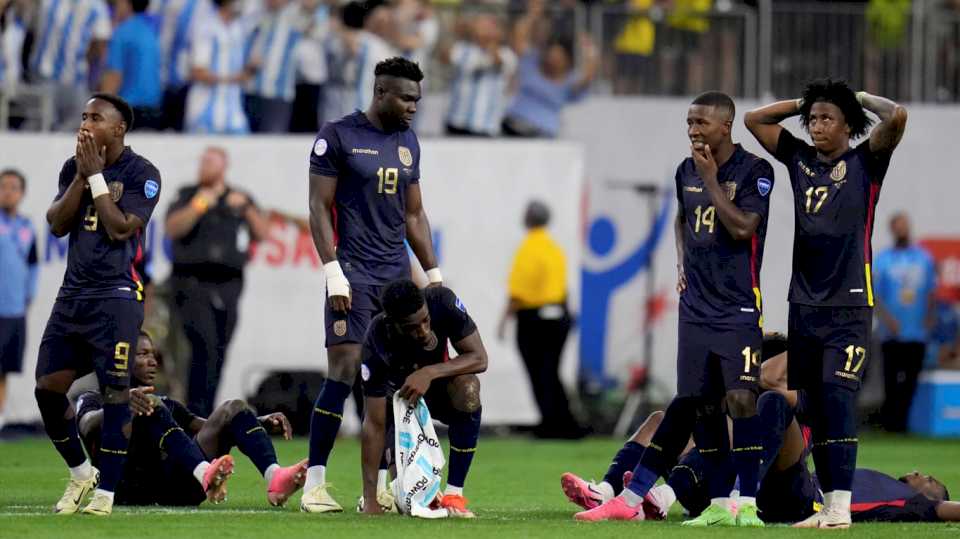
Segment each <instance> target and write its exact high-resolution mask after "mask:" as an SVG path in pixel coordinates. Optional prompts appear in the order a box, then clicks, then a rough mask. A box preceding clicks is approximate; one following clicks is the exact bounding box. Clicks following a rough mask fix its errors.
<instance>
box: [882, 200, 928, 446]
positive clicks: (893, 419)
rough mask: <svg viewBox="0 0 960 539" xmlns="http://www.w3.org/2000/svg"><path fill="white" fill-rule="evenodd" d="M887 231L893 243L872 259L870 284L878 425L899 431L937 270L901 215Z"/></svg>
mask: <svg viewBox="0 0 960 539" xmlns="http://www.w3.org/2000/svg"><path fill="white" fill-rule="evenodd" d="M890 232H891V233H892V234H893V238H894V245H893V247H891V248H889V249H886V250H884V251H883V252H881V253H880V254H879V255H877V261H876V265H875V266H874V268H873V281H874V283H876V287H877V315H878V317H879V319H880V326H879V330H880V332H881V339H882V341H883V378H884V387H885V392H884V394H885V395H886V398H885V400H884V403H883V415H882V417H883V424H884V427H885V428H886V429H887V430H889V431H891V432H903V431H904V430H906V427H907V413H908V412H909V411H910V403H911V402H912V401H913V393H914V391H916V389H917V376H918V375H919V374H920V369H921V368H922V367H923V359H924V357H926V349H927V338H928V337H929V330H930V328H931V327H932V325H933V321H934V312H935V311H934V301H935V298H934V290H935V288H936V270H935V268H934V264H933V258H932V257H931V256H930V254H929V253H927V252H926V251H925V250H923V248H921V247H919V246H917V245H913V244H912V243H911V241H910V221H909V219H907V216H906V215H905V214H903V213H898V214H896V215H894V216H893V218H892V219H891V220H890Z"/></svg>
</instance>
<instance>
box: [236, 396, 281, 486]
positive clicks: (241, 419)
mask: <svg viewBox="0 0 960 539" xmlns="http://www.w3.org/2000/svg"><path fill="white" fill-rule="evenodd" d="M230 432H231V433H232V434H233V440H234V442H236V444H237V448H238V449H239V450H240V452H241V453H243V454H244V455H246V456H247V457H248V458H249V459H250V461H251V462H253V465H254V466H256V467H257V469H258V470H260V474H261V475H263V474H265V473H266V472H267V468H269V467H270V465H272V464H276V463H277V453H276V451H275V450H274V449H273V442H271V441H270V436H269V435H268V434H267V431H266V429H264V428H263V426H262V425H260V420H258V419H257V416H256V415H254V413H253V411H252V410H250V409H249V408H244V409H243V410H242V411H241V412H240V413H238V414H237V415H235V416H234V417H233V420H232V421H230Z"/></svg>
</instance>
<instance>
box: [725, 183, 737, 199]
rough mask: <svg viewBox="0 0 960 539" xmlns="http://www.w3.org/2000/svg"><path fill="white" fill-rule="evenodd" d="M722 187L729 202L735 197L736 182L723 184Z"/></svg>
mask: <svg viewBox="0 0 960 539" xmlns="http://www.w3.org/2000/svg"><path fill="white" fill-rule="evenodd" d="M722 187H723V190H724V191H725V192H726V193H727V198H729V199H730V200H733V198H734V197H735V196H737V182H723V185H722Z"/></svg>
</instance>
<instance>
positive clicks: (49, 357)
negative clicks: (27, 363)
mask: <svg viewBox="0 0 960 539" xmlns="http://www.w3.org/2000/svg"><path fill="white" fill-rule="evenodd" d="M142 324H143V304H142V303H140V302H138V301H135V300H131V299H122V298H108V299H58V300H57V301H56V302H55V303H54V304H53V312H52V313H50V319H49V320H48V321H47V327H46V329H44V331H43V338H42V339H41V340H40V355H39V357H38V358H37V372H36V376H37V378H40V377H41V376H44V375H47V374H51V373H54V372H57V371H62V370H74V371H76V373H77V374H76V375H77V377H78V378H79V377H80V376H83V375H84V374H87V373H89V372H91V371H94V370H95V371H96V372H97V378H99V380H100V385H101V387H112V388H115V389H126V388H127V387H129V386H130V364H131V363H132V362H133V360H134V358H135V357H136V350H137V337H138V336H139V334H140V326H141V325H142Z"/></svg>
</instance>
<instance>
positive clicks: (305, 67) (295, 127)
mask: <svg viewBox="0 0 960 539" xmlns="http://www.w3.org/2000/svg"><path fill="white" fill-rule="evenodd" d="M333 1H334V0H299V3H300V9H301V16H302V17H303V18H304V19H307V20H309V21H310V25H309V26H308V27H307V29H306V31H305V33H304V35H303V39H301V40H300V42H299V44H298V45H297V50H296V51H295V53H294V54H295V61H296V65H297V86H296V91H295V97H294V102H293V114H292V116H293V117H292V121H291V126H290V130H291V131H293V132H296V133H316V132H317V131H318V130H319V129H320V126H321V125H323V88H324V85H325V83H326V82H327V78H328V76H329V75H328V71H327V54H326V50H325V43H326V41H327V38H328V36H329V35H330V12H331V6H330V5H329V4H330V3H332V2H333Z"/></svg>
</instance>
